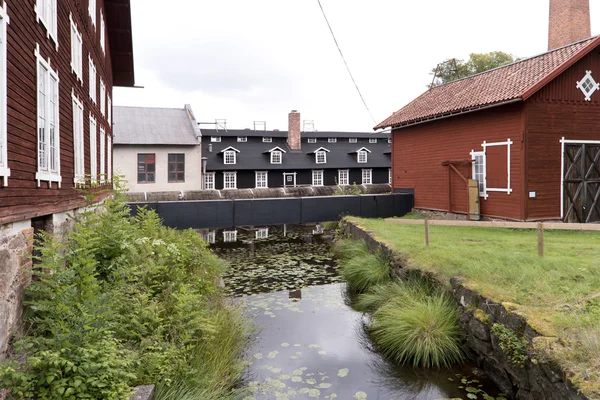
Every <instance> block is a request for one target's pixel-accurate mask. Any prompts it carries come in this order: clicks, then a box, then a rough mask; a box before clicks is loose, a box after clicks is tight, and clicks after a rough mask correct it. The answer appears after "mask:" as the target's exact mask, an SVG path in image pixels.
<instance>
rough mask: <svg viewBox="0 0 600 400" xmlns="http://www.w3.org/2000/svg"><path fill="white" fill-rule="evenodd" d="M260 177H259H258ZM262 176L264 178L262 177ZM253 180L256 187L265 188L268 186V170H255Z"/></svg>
mask: <svg viewBox="0 0 600 400" xmlns="http://www.w3.org/2000/svg"><path fill="white" fill-rule="evenodd" d="M259 177H260V179H259ZM263 178H264V179H263ZM254 182H255V187H256V188H257V189H266V188H268V187H269V172H268V171H255V172H254Z"/></svg>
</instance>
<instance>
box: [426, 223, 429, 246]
mask: <svg viewBox="0 0 600 400" xmlns="http://www.w3.org/2000/svg"><path fill="white" fill-rule="evenodd" d="M425 246H427V247H429V220H428V219H427V218H425Z"/></svg>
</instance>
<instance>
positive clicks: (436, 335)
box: [370, 293, 462, 368]
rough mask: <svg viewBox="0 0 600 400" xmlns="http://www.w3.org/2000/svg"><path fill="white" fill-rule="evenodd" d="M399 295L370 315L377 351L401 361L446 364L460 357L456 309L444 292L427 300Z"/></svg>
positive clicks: (443, 365)
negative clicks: (371, 316)
mask: <svg viewBox="0 0 600 400" xmlns="http://www.w3.org/2000/svg"><path fill="white" fill-rule="evenodd" d="M418 297H419V296H417V298H411V297H410V296H406V295H402V296H398V297H395V298H394V299H392V300H390V301H389V302H387V303H385V304H384V305H382V306H381V308H379V309H378V310H377V311H376V312H375V313H374V314H373V324H372V325H371V330H370V333H371V337H372V338H373V340H374V341H375V343H376V344H377V347H378V348H379V350H380V351H381V352H382V353H383V354H384V355H385V356H386V357H388V358H390V359H392V360H394V361H395V362H398V363H400V364H409V363H410V364H412V365H413V366H415V367H424V368H430V367H447V366H450V365H451V364H454V363H456V362H459V361H460V360H461V359H462V352H461V350H460V346H459V341H460V335H461V331H460V328H459V326H458V309H457V307H456V305H455V304H454V302H453V300H452V299H451V298H450V297H449V296H447V295H446V294H444V293H435V294H433V295H432V296H430V297H427V298H426V299H422V298H418Z"/></svg>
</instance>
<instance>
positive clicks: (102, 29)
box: [100, 9, 106, 54]
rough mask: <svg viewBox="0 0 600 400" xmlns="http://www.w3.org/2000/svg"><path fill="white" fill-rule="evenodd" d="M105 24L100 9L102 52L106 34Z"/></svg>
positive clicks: (104, 46) (104, 47)
mask: <svg viewBox="0 0 600 400" xmlns="http://www.w3.org/2000/svg"><path fill="white" fill-rule="evenodd" d="M105 29H106V25H105V23H104V12H103V11H102V9H100V47H101V48H102V53H104V54H106V34H105V32H104V31H105Z"/></svg>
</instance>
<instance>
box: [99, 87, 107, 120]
mask: <svg viewBox="0 0 600 400" xmlns="http://www.w3.org/2000/svg"><path fill="white" fill-rule="evenodd" d="M100 114H102V116H103V117H105V116H106V86H105V85H104V82H103V81H102V78H100Z"/></svg>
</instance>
